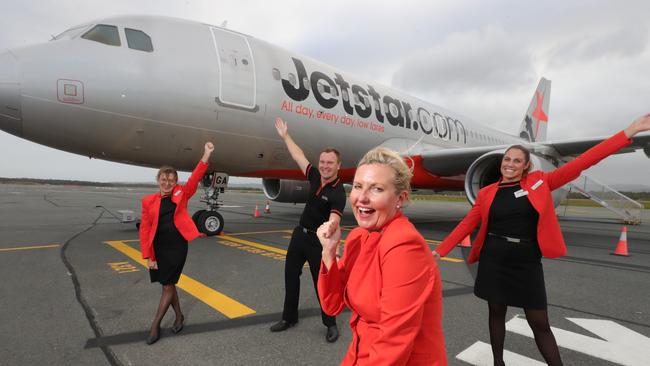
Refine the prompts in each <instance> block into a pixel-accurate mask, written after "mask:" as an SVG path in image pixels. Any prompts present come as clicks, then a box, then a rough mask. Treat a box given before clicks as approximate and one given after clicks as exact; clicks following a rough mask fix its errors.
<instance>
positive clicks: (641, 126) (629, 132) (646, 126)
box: [624, 113, 650, 138]
mask: <svg viewBox="0 0 650 366" xmlns="http://www.w3.org/2000/svg"><path fill="white" fill-rule="evenodd" d="M648 130H650V113H646V114H644V115H643V116H641V117H639V118H637V119H635V120H634V122H632V124H630V125H629V126H628V127H627V128H626V129H625V130H624V131H625V136H627V137H628V138H630V137H633V136H634V135H636V134H637V133H639V132H644V131H648Z"/></svg>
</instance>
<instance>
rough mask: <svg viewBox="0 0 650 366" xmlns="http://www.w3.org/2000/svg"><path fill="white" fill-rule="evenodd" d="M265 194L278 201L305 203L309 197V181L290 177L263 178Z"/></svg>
mask: <svg viewBox="0 0 650 366" xmlns="http://www.w3.org/2000/svg"><path fill="white" fill-rule="evenodd" d="M262 189H263V190H264V195H265V196H266V197H267V198H268V199H270V200H273V201H276V202H288V203H305V202H307V198H308V197H309V182H307V181H303V180H288V179H266V178H265V179H262Z"/></svg>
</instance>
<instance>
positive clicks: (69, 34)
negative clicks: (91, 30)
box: [52, 24, 89, 41]
mask: <svg viewBox="0 0 650 366" xmlns="http://www.w3.org/2000/svg"><path fill="white" fill-rule="evenodd" d="M88 27H89V25H87V24H86V25H81V26H78V27H74V28H70V29H68V30H66V31H65V32H61V34H59V35H58V36H56V37H54V38H53V39H52V40H53V41H58V40H59V39H63V38H68V39H72V38H74V37H76V36H78V35H79V34H81V33H82V32H83V31H85V30H86V29H88Z"/></svg>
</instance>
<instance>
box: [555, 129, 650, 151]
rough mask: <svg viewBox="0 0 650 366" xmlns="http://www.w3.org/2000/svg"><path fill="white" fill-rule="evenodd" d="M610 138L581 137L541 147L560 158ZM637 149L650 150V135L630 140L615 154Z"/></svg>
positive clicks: (587, 148)
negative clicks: (545, 147) (555, 152)
mask: <svg viewBox="0 0 650 366" xmlns="http://www.w3.org/2000/svg"><path fill="white" fill-rule="evenodd" d="M609 137H610V136H598V137H587V138H584V137H581V138H575V139H566V140H558V141H545V142H544V143H543V145H546V146H549V147H552V148H553V149H555V151H557V153H558V154H560V155H562V156H576V155H579V154H582V153H583V152H585V151H587V150H589V149H590V148H591V147H593V146H595V145H596V144H598V143H600V142H601V141H603V140H606V139H607V138H609ZM638 149H646V151H648V150H650V133H643V134H639V135H637V136H634V137H633V138H632V144H630V145H629V146H627V147H625V148H623V149H621V150H619V151H618V152H617V154H625V153H629V152H633V151H634V150H638Z"/></svg>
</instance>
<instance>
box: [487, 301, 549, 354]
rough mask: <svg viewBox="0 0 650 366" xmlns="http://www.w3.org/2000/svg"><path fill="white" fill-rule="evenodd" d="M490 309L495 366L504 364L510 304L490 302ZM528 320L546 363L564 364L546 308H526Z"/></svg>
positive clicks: (491, 341) (491, 340) (491, 339)
mask: <svg viewBox="0 0 650 366" xmlns="http://www.w3.org/2000/svg"><path fill="white" fill-rule="evenodd" d="M488 308H489V310H490V316H489V326H490V343H491V344H492V355H493V357H494V365H495V366H503V365H505V363H504V362H503V342H504V339H505V338H506V312H507V311H508V306H507V305H504V304H495V303H491V302H488ZM524 312H525V313H526V320H527V321H528V325H529V326H530V329H532V331H533V334H534V335H535V343H537V348H538V349H539V352H540V353H541V354H542V357H544V360H545V361H546V363H547V364H548V365H550V366H555V365H559V366H561V365H562V360H561V359H560V351H559V349H558V348H557V343H556V342H555V337H554V336H553V332H552V331H551V327H550V325H549V324H548V313H547V312H546V309H526V308H524Z"/></svg>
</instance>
